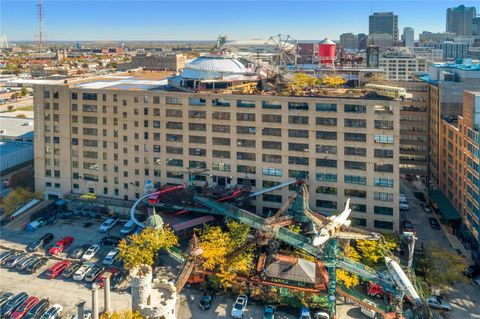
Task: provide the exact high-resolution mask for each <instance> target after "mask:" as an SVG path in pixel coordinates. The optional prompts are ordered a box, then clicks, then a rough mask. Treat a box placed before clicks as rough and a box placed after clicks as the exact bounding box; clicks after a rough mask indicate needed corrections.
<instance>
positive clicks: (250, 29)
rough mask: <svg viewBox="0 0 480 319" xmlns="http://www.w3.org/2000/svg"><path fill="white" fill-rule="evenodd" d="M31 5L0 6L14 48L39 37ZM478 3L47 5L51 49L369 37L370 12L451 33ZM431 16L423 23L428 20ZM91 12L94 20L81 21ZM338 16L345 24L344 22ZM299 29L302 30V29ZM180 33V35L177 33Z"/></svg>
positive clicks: (6, 3) (423, 28)
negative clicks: (455, 13)
mask: <svg viewBox="0 0 480 319" xmlns="http://www.w3.org/2000/svg"><path fill="white" fill-rule="evenodd" d="M35 3H36V1H33V0H25V1H10V0H6V1H2V3H1V4H0V8H1V12H2V13H1V15H2V19H1V22H0V29H1V30H2V31H1V32H0V33H1V34H2V35H3V34H6V35H7V36H8V39H9V40H10V41H33V40H35V38H34V35H35V33H36V30H37V28H38V27H37V21H36V16H35ZM461 4H464V5H466V6H473V5H474V4H476V3H475V2H473V1H466V2H458V1H442V2H440V5H438V2H432V1H421V2H414V1H407V2H404V1H393V2H385V1H342V2H338V1H337V2H334V1H282V2H272V1H261V2H254V1H247V2H238V1H226V2H218V1H210V2H200V1H182V2H170V1H140V2H133V1H100V2H92V1H77V0H72V1H64V2H61V1H49V0H46V1H44V8H45V12H44V13H45V25H46V37H47V41H150V40H151V41H162V40H163V41H171V40H214V39H215V38H216V37H217V36H218V34H227V35H228V37H229V38H230V39H235V40H248V39H254V38H256V39H258V38H264V39H265V38H268V37H270V36H272V35H275V34H278V33H282V34H289V35H291V36H292V37H293V38H294V39H297V40H317V39H323V38H325V37H327V38H330V39H334V40H338V39H339V35H340V34H342V33H348V32H353V33H366V34H368V16H369V15H370V14H371V13H372V12H385V11H392V12H394V13H395V14H397V15H398V16H399V18H398V20H399V23H398V24H399V25H398V27H399V29H400V30H403V28H404V27H412V28H414V29H415V35H416V38H418V34H419V33H421V32H422V31H431V32H443V31H445V15H446V10H447V8H450V7H455V6H458V5H461ZM427 10H428V12H429V14H428V15H425V14H424V13H425V12H427ZM81 12H85V13H88V14H80V13H81ZM339 15H340V18H341V19H339ZM296 19H298V21H301V22H300V23H299V22H298V21H296ZM172 30H175V32H172Z"/></svg>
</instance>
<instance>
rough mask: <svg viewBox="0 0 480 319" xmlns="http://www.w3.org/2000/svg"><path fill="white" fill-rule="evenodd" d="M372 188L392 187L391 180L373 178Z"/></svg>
mask: <svg viewBox="0 0 480 319" xmlns="http://www.w3.org/2000/svg"><path fill="white" fill-rule="evenodd" d="M373 185H374V186H379V187H393V179H392V178H381V177H375V178H374V180H373Z"/></svg>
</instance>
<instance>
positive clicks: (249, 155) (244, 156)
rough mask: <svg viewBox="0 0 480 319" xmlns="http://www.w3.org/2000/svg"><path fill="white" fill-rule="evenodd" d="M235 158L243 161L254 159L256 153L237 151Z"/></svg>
mask: <svg viewBox="0 0 480 319" xmlns="http://www.w3.org/2000/svg"><path fill="white" fill-rule="evenodd" d="M237 159H238V160H244V161H255V160H256V155H255V153H245V152H237Z"/></svg>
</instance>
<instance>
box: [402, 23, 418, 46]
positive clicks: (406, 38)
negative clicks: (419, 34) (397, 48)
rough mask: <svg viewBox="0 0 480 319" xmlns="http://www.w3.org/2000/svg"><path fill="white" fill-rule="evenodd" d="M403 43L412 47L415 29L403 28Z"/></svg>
mask: <svg viewBox="0 0 480 319" xmlns="http://www.w3.org/2000/svg"><path fill="white" fill-rule="evenodd" d="M402 40H403V44H404V45H405V46H406V47H413V46H415V31H414V30H413V28H411V27H405V28H403V37H402Z"/></svg>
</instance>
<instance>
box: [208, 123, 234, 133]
mask: <svg viewBox="0 0 480 319" xmlns="http://www.w3.org/2000/svg"><path fill="white" fill-rule="evenodd" d="M230 128H231V126H230V125H218V124H213V125H212V132H219V133H230Z"/></svg>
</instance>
